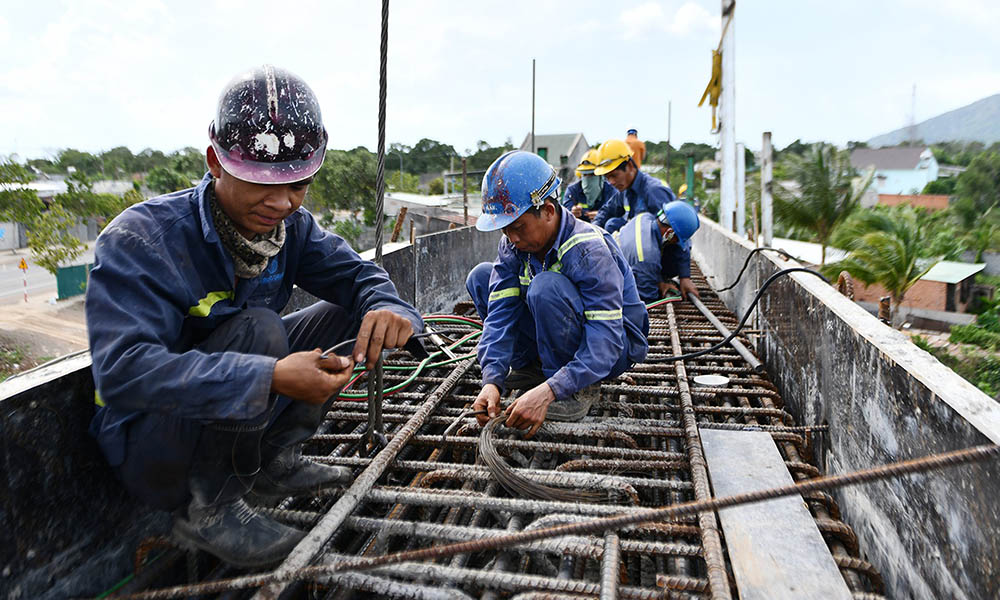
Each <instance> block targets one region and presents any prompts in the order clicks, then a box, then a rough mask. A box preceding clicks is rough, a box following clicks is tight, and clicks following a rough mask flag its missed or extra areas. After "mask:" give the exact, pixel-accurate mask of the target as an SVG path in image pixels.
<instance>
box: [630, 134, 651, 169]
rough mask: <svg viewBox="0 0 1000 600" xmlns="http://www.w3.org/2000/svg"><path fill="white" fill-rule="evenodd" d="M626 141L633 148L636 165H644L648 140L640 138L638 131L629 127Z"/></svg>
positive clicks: (633, 158) (637, 166)
mask: <svg viewBox="0 0 1000 600" xmlns="http://www.w3.org/2000/svg"><path fill="white" fill-rule="evenodd" d="M625 143H626V144H628V147H629V148H631V149H632V160H634V161H635V167H636V168H637V169H638V168H639V167H641V166H642V161H644V160H646V142H644V141H642V140H640V139H639V132H638V131H636V130H635V129H629V130H628V132H627V133H626V134H625Z"/></svg>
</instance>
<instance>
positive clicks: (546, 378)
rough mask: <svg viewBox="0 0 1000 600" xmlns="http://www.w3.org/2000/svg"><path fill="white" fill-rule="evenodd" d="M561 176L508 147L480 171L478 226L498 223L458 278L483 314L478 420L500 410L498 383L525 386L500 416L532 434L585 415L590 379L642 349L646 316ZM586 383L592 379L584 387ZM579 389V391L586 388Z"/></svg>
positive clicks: (609, 245)
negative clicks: (489, 256) (491, 250)
mask: <svg viewBox="0 0 1000 600" xmlns="http://www.w3.org/2000/svg"><path fill="white" fill-rule="evenodd" d="M558 189H559V178H558V177H557V176H556V173H555V171H554V170H553V169H552V167H550V166H549V165H548V163H546V162H545V160H544V159H542V158H541V157H539V156H537V155H535V154H533V153H530V152H522V151H513V152H508V153H506V154H504V155H503V156H501V157H500V158H498V159H497V160H496V161H494V163H493V164H492V165H490V168H489V169H487V171H486V175H485V177H484V178H483V193H482V198H483V213H482V216H481V217H479V220H478V221H477V222H476V228H477V229H479V230H480V231H495V230H497V229H502V230H503V232H504V234H505V235H504V237H502V238H501V239H500V245H499V249H498V256H497V259H496V261H495V262H493V263H492V264H490V263H481V264H480V265H478V266H476V267H475V268H474V269H473V270H472V272H470V273H469V277H468V279H467V280H466V286H467V288H468V290H469V294H470V295H471V296H472V300H473V302H474V303H475V305H476V310H477V311H478V312H479V315H480V316H481V317H482V318H483V335H482V337H481V338H480V340H479V349H478V354H479V364H480V366H481V367H482V373H483V387H482V391H481V392H480V393H479V396H478V397H477V398H476V401H475V403H474V405H473V406H474V407H475V408H476V409H478V410H486V411H487V412H488V415H479V416H477V419H478V420H479V422H480V424H485V423H486V422H487V420H488V418H492V417H495V416H498V415H499V414H500V397H501V395H502V394H503V393H504V390H505V389H522V390H527V391H526V392H524V393H523V394H522V395H521V396H519V397H518V398H517V399H516V400H515V401H514V402H513V404H511V405H510V406H509V407H508V409H507V411H506V414H507V418H506V421H505V423H506V425H507V426H508V427H516V428H518V429H527V430H528V433H527V436H528V437H531V436H532V435H534V433H535V432H536V431H537V430H538V428H539V427H540V426H541V425H542V423H543V422H544V421H545V419H546V418H549V419H555V420H564V421H575V420H579V419H581V418H583V416H584V415H586V414H587V412H588V410H589V409H590V405H591V403H592V402H593V401H594V400H595V398H596V396H597V391H596V389H595V388H596V386H592V384H595V383H597V382H599V381H600V380H602V379H605V378H607V377H616V376H618V375H620V374H621V373H623V372H624V371H625V370H626V369H627V368H628V367H629V366H630V365H631V364H632V363H635V362H637V361H641V360H643V358H645V356H646V351H647V350H648V347H649V346H648V342H647V340H646V335H647V333H648V332H649V315H648V314H647V313H646V307H645V305H643V303H642V301H641V300H640V299H639V294H638V293H637V292H636V288H635V278H634V277H633V276H632V270H631V269H630V268H629V266H628V262H626V260H625V258H624V256H623V255H622V253H621V251H620V250H619V248H618V245H617V244H616V243H615V242H614V240H612V239H611V235H610V234H608V233H606V232H604V231H602V230H600V229H599V228H597V227H595V226H593V225H591V224H589V223H585V222H583V221H580V220H578V219H576V218H575V217H573V214H572V213H571V212H570V211H569V210H568V209H567V208H565V207H563V206H560V205H559V203H558ZM588 386H592V387H588ZM585 388H586V390H585Z"/></svg>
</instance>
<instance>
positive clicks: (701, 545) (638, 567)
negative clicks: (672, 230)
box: [130, 265, 882, 600]
mask: <svg viewBox="0 0 1000 600" xmlns="http://www.w3.org/2000/svg"><path fill="white" fill-rule="evenodd" d="M692 266H693V267H694V265H692ZM693 270H694V273H693V275H694V281H695V282H696V284H697V285H698V287H699V291H700V293H701V296H702V302H703V304H704V305H705V306H706V307H707V308H708V310H710V311H711V312H712V313H714V315H715V316H716V317H717V318H718V321H719V322H720V323H721V324H722V325H724V326H726V327H729V328H733V327H735V324H736V318H735V317H734V316H733V315H732V313H730V312H728V310H727V309H726V308H725V306H724V305H723V304H722V303H721V301H719V299H718V297H717V296H715V295H714V294H713V293H712V292H711V290H710V288H708V286H707V285H706V282H705V280H704V278H703V277H702V276H701V274H700V272H699V271H698V270H697V269H696V268H695V269H693ZM650 318H651V334H650V355H651V356H657V355H659V356H663V355H674V354H678V353H681V352H689V351H695V350H699V349H703V348H705V347H708V346H710V345H712V344H714V343H717V342H718V341H720V340H721V339H722V338H723V334H721V333H720V332H719V331H718V330H717V329H716V328H715V327H713V326H712V325H711V324H710V322H709V321H708V319H706V318H705V316H704V315H703V314H702V313H701V312H700V311H699V310H697V309H696V308H695V307H694V306H693V305H691V304H690V303H687V302H681V303H675V304H671V305H666V306H663V307H659V308H656V309H654V310H652V311H651V313H650ZM435 330H436V331H438V332H439V333H440V334H441V335H442V336H443V337H444V338H446V339H450V340H457V339H460V338H461V337H462V336H464V335H466V334H468V333H470V332H472V331H473V329H472V328H471V327H469V326H465V325H460V324H458V325H447V326H444V327H435ZM742 342H743V344H744V345H747V346H751V347H752V344H751V342H750V341H748V340H747V339H746V337H743V338H742ZM474 350H475V348H474V341H473V342H470V343H466V344H463V345H461V346H459V347H457V348H454V349H453V351H454V353H455V354H456V355H458V356H463V355H468V354H470V353H472V352H474ZM417 364H418V362H417V361H415V360H414V359H413V358H412V357H410V356H408V355H406V354H405V353H397V354H395V355H392V356H390V357H389V358H388V359H387V360H386V361H385V365H386V368H387V369H391V368H393V367H416V365H417ZM702 373H713V374H724V375H727V376H728V377H729V378H730V380H729V385H728V386H727V387H725V388H705V387H697V386H694V384H693V382H692V381H691V380H692V378H693V376H694V375H697V374H702ZM479 376H480V373H479V369H478V366H477V365H476V364H475V361H474V360H468V359H467V360H466V361H464V362H459V363H456V364H451V365H446V366H442V367H436V368H432V369H428V370H425V371H424V372H423V373H421V375H420V376H419V377H416V378H415V379H413V380H412V382H411V383H410V386H409V387H407V388H406V389H405V390H402V391H398V392H395V393H394V394H392V395H387V396H386V397H385V401H384V405H383V411H382V412H383V420H384V424H385V435H386V438H387V440H388V442H389V445H388V446H387V447H386V448H384V449H382V450H377V449H374V450H373V449H370V448H369V446H368V445H366V444H365V436H364V433H365V428H366V423H367V419H368V412H367V407H366V406H365V404H364V403H363V402H351V401H341V400H338V401H336V402H334V403H333V404H332V405H331V408H330V412H329V414H328V415H327V419H326V421H325V422H324V425H323V427H322V428H321V430H320V433H319V434H318V435H316V436H315V437H314V439H313V440H311V441H310V442H309V443H308V444H306V447H305V454H307V455H309V456H311V457H312V458H314V459H315V460H317V461H319V462H323V463H326V464H339V465H346V466H349V467H352V468H354V469H355V475H356V477H357V479H356V480H355V482H354V484H353V485H351V486H350V487H349V488H347V489H344V490H327V491H326V492H323V493H319V494H317V495H315V496H310V497H296V498H286V499H284V500H282V501H281V502H278V503H277V504H269V505H268V506H266V507H264V506H262V507H261V508H262V510H266V512H267V514H268V515H269V516H271V517H272V518H275V519H277V520H279V521H282V522H284V523H287V524H289V525H293V526H297V527H300V528H302V529H309V530H310V531H311V533H310V534H309V535H308V536H307V537H306V538H305V540H304V541H303V542H302V543H301V544H300V545H299V548H297V549H296V550H295V551H293V553H292V554H291V555H290V556H289V558H288V559H287V560H286V561H285V563H284V564H283V565H282V566H281V567H279V568H278V569H277V570H276V571H274V573H275V574H282V573H288V572H290V570H292V569H295V568H297V567H301V566H306V565H309V564H336V563H338V562H342V561H345V560H348V559H350V558H352V557H368V558H373V557H377V556H381V555H385V554H390V553H394V552H399V551H406V550H417V549H421V548H428V547H431V546H434V545H438V544H441V543H445V542H455V541H471V540H477V539H484V538H489V537H495V536H497V535H500V534H503V533H513V532H519V531H530V530H535V529H538V528H544V527H547V526H551V525H556V524H564V523H572V522H574V520H575V519H583V518H593V517H599V516H611V515H620V514H628V513H629V512H630V511H639V510H642V509H644V508H649V507H658V506H664V505H670V504H678V503H682V502H689V501H694V500H702V499H707V498H710V497H711V491H710V489H709V486H708V480H707V474H706V470H705V463H704V457H703V456H702V455H701V446H700V441H699V437H698V428H699V427H719V428H756V429H760V430H764V431H768V432H769V433H770V434H771V435H772V437H773V438H774V439H775V443H776V445H777V446H778V448H779V451H780V452H781V454H782V456H783V458H784V459H785V461H786V464H787V465H788V467H789V471H790V472H791V473H792V476H793V478H794V479H795V480H796V481H799V480H803V479H808V478H812V477H815V476H817V475H818V474H819V471H818V470H817V469H816V467H815V466H814V465H812V464H810V462H809V460H810V459H811V457H812V446H813V444H814V443H815V440H816V436H818V435H824V433H820V432H817V431H816V430H814V429H811V428H809V427H802V426H796V423H795V422H794V419H793V418H792V416H791V415H790V414H788V413H787V412H785V411H784V410H783V402H782V400H781V397H780V395H779V394H778V393H777V391H776V389H775V387H774V385H773V384H771V383H770V382H769V381H767V379H766V375H762V374H757V373H756V372H755V369H754V368H753V366H751V365H750V364H748V363H747V362H746V361H745V360H744V359H743V358H742V357H741V356H740V354H739V353H738V352H737V351H735V350H733V349H732V348H729V347H726V348H721V349H719V350H716V351H714V352H713V353H711V354H708V355H704V356H700V357H698V358H696V359H693V360H686V361H683V362H677V363H674V364H659V365H654V364H638V365H635V366H634V367H633V368H632V369H630V370H629V371H628V372H627V373H625V374H624V375H622V376H621V377H619V378H618V379H617V380H615V381H607V382H604V383H603V384H602V386H601V400H600V402H598V403H597V404H595V406H594V407H593V408H592V410H591V413H590V415H589V416H588V417H586V418H585V419H584V420H583V421H581V422H579V423H551V424H546V425H545V427H543V429H542V430H541V431H540V432H539V434H538V435H536V436H535V438H534V439H531V440H525V439H523V438H522V437H521V435H520V434H519V433H518V432H514V431H512V430H508V429H505V428H504V429H499V430H498V431H497V434H498V435H497V436H496V440H495V446H496V449H497V451H498V452H499V453H500V455H501V456H502V457H503V458H504V459H505V460H506V462H507V464H508V465H509V466H510V467H511V468H512V469H513V470H514V471H515V472H517V473H519V474H520V475H523V476H526V477H529V478H531V479H534V480H535V481H537V482H539V483H544V484H546V485H549V486H553V487H557V488H565V489H573V490H586V491H590V492H599V493H600V494H601V496H602V497H601V501H600V502H599V503H592V504H591V503H569V502H558V501H552V500H530V499H525V498H512V497H510V495H509V494H508V493H507V492H505V491H504V489H503V487H501V486H499V485H497V483H496V481H495V480H494V479H493V478H492V477H491V474H490V473H489V471H488V470H487V469H486V468H485V467H483V466H481V465H479V464H477V454H476V448H477V441H478V437H479V434H480V431H481V429H480V427H479V425H478V424H477V423H476V421H475V419H474V418H473V417H469V416H465V415H464V414H463V413H464V411H466V409H468V408H469V407H471V405H472V402H473V401H474V400H475V397H476V395H477V394H478V392H479V387H480V384H479ZM408 378H409V373H407V372H405V371H395V370H387V371H385V375H384V385H385V386H386V387H389V386H393V385H396V384H398V383H401V382H403V381H405V380H407V379H408ZM365 385H366V384H365V377H364V376H363V377H362V378H361V379H360V380H359V381H358V382H356V383H355V384H354V388H353V389H355V390H358V391H362V390H364V388H365ZM449 428H450V430H449ZM819 429H822V428H819ZM446 430H449V433H448V435H447V437H446V438H445V439H444V440H442V433H444V432H445V431H446ZM806 500H807V505H808V506H809V508H810V510H811V511H812V513H813V515H814V517H815V518H816V522H817V527H818V528H819V530H820V531H821V532H822V534H823V536H824V538H825V539H826V540H827V542H828V545H829V547H830V548H831V553H832V554H833V556H834V558H835V561H836V563H837V565H838V566H839V567H840V569H841V572H842V573H843V574H844V577H845V581H846V582H847V584H848V586H849V588H850V589H851V590H852V591H853V592H855V594H856V595H858V596H859V597H860V596H862V595H864V597H869V598H879V597H881V596H879V594H880V593H881V591H882V590H881V578H880V577H879V574H878V573H877V572H876V571H875V570H874V568H873V567H872V566H871V565H870V564H869V563H867V562H865V561H863V560H861V559H860V558H859V557H858V555H857V547H856V538H855V536H854V533H853V532H852V531H851V530H850V528H849V527H848V526H847V525H846V524H844V523H843V522H841V521H839V520H838V519H839V514H838V512H837V508H836V504H835V503H834V501H833V500H832V498H831V497H830V496H829V495H827V494H823V493H821V492H816V493H813V494H809V495H807V496H806ZM775 526H776V527H780V523H776V524H775ZM264 574H266V572H265V573H262V575H264ZM269 581H273V579H269ZM182 583H185V582H184V581H177V580H174V581H165V580H164V581H158V582H152V583H147V584H146V585H148V586H152V587H157V586H159V585H166V584H173V585H177V584H182ZM130 591H137V590H135V589H132V590H130ZM253 594H254V593H253V591H236V590H234V591H232V592H230V593H229V595H227V597H236V598H240V597H250V596H252V595H253ZM279 595H281V597H308V598H313V597H325V598H337V599H346V598H351V597H355V596H360V597H366V598H368V597H379V598H406V599H410V598H413V599H416V598H428V599H438V598H469V597H474V598H487V599H494V598H514V597H516V598H533V599H537V598H567V597H574V598H581V597H596V596H599V597H600V598H601V599H602V600H604V599H607V600H612V599H614V598H654V597H655V598H660V597H667V598H685V599H690V598H732V597H736V596H737V595H738V593H737V591H736V588H735V584H734V582H733V579H732V573H731V568H730V566H729V565H728V559H727V556H726V553H725V546H724V539H723V538H722V535H721V530H720V529H719V527H718V525H717V523H716V517H715V513H714V512H711V511H710V512H706V513H702V514H700V515H691V516H683V517H677V518H674V519H672V520H670V521H664V522H658V523H649V524H645V525H640V526H632V527H627V528H623V529H620V530H617V531H615V532H614V533H606V534H598V535H572V536H564V537H561V538H554V539H551V540H545V541H537V542H531V543H526V544H523V545H520V546H515V547H512V548H509V549H505V550H503V551H489V552H478V553H470V554H460V555H457V556H454V557H451V556H449V557H441V558H438V559H436V560H432V561H429V562H426V563H419V564H417V563H404V564H401V565H395V566H389V567H380V568H378V569H375V570H372V571H367V572H365V573H363V574H349V575H348V574H337V575H332V576H325V577H321V578H319V579H317V580H316V581H311V582H307V583H302V582H298V583H295V582H283V583H278V584H271V586H270V587H265V588H262V589H261V590H259V591H258V592H257V593H256V596H255V597H259V598H277V597H278V596H279ZM163 597H167V596H163Z"/></svg>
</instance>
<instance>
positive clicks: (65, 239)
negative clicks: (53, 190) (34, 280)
mask: <svg viewBox="0 0 1000 600" xmlns="http://www.w3.org/2000/svg"><path fill="white" fill-rule="evenodd" d="M78 222H79V219H78V218H77V216H76V215H74V214H73V213H71V212H69V211H67V210H66V209H64V208H63V207H61V206H59V205H58V204H53V205H52V206H50V207H49V209H48V210H47V211H45V212H43V213H42V214H41V215H39V216H38V217H37V218H36V219H35V220H34V221H33V222H32V223H31V224H30V226H29V228H28V247H29V248H31V253H32V254H33V255H34V257H35V262H36V263H38V264H39V265H40V266H41V267H43V268H44V269H45V270H46V271H48V272H49V273H52V274H53V275H55V274H56V272H57V271H58V270H59V267H60V266H63V265H65V264H67V263H69V262H71V261H73V260H75V259H76V258H77V257H79V256H80V255H81V254H83V249H84V245H83V242H81V241H80V240H78V239H77V238H76V237H75V236H73V234H72V233H70V230H71V229H72V228H73V227H74V226H76V224H77V223H78Z"/></svg>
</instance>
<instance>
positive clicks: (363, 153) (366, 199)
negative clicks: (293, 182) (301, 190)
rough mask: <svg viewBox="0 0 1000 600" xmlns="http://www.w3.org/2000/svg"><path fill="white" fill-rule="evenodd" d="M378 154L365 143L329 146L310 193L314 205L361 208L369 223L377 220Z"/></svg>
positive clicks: (348, 208)
mask: <svg viewBox="0 0 1000 600" xmlns="http://www.w3.org/2000/svg"><path fill="white" fill-rule="evenodd" d="M376 167H377V164H376V158H375V155H374V154H372V153H371V152H369V151H368V150H367V149H365V148H364V147H360V146H359V147H357V148H355V149H354V150H328V151H327V153H326V160H325V161H324V162H323V166H322V167H321V168H320V170H319V171H318V172H317V173H316V175H315V177H314V178H313V182H312V184H311V185H310V186H309V193H308V195H307V197H306V202H307V205H308V206H309V208H310V209H312V210H316V211H321V210H349V211H351V212H352V213H357V212H359V211H360V212H361V213H362V214H363V220H364V223H365V224H366V225H373V224H374V223H375V192H376V190H375V183H376V181H375V170H376Z"/></svg>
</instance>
